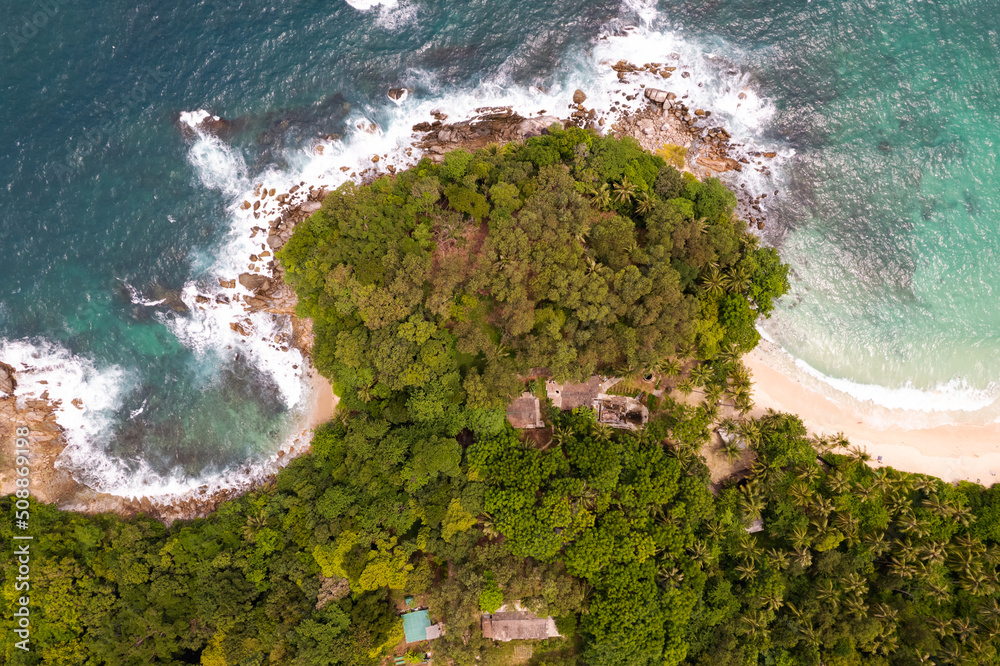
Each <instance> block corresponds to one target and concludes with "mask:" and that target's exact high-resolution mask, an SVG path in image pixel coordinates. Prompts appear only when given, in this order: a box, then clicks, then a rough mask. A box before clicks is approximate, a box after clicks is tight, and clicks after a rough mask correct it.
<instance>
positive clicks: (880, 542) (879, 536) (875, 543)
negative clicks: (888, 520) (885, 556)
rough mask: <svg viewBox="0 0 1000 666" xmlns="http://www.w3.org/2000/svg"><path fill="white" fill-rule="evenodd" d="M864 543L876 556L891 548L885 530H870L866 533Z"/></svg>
mask: <svg viewBox="0 0 1000 666" xmlns="http://www.w3.org/2000/svg"><path fill="white" fill-rule="evenodd" d="M864 543H865V547H866V548H867V549H868V551H869V552H871V554H872V555H874V556H875V557H878V556H879V555H881V554H882V553H884V552H885V551H886V550H888V548H889V544H888V543H887V542H886V540H885V532H882V531H874V532H869V533H868V534H866V535H865V538H864Z"/></svg>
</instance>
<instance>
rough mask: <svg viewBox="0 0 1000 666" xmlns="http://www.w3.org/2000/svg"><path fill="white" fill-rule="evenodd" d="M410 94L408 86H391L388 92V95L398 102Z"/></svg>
mask: <svg viewBox="0 0 1000 666" xmlns="http://www.w3.org/2000/svg"><path fill="white" fill-rule="evenodd" d="M409 94H410V91H409V90H407V89H406V88H390V89H389V93H388V97H389V99H391V100H392V101H393V102H396V103H397V104H398V103H399V102H402V101H403V100H404V99H406V97H407V96H408V95H409Z"/></svg>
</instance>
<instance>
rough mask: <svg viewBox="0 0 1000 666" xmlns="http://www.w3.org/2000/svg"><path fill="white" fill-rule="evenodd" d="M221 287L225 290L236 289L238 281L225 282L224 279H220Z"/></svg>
mask: <svg viewBox="0 0 1000 666" xmlns="http://www.w3.org/2000/svg"><path fill="white" fill-rule="evenodd" d="M219 286H220V287H222V288H224V289H235V288H236V280H223V279H222V278H219Z"/></svg>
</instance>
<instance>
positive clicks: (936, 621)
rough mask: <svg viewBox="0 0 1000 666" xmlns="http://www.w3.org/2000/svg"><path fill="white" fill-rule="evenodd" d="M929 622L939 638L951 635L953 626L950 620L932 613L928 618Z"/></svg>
mask: <svg viewBox="0 0 1000 666" xmlns="http://www.w3.org/2000/svg"><path fill="white" fill-rule="evenodd" d="M927 624H929V625H930V627H931V629H933V630H934V633H936V634H937V635H938V637H939V638H944V637H945V636H951V632H952V628H951V622H950V621H949V620H944V619H941V618H939V617H937V616H936V615H931V616H930V617H929V618H927Z"/></svg>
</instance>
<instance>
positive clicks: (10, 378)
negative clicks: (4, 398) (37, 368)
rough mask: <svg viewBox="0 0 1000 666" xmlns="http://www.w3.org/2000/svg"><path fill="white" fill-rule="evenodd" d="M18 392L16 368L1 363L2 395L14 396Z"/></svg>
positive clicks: (0, 386)
mask: <svg viewBox="0 0 1000 666" xmlns="http://www.w3.org/2000/svg"><path fill="white" fill-rule="evenodd" d="M15 390H17V380H16V379H14V368H13V367H11V366H9V365H7V364H6V363H4V362H3V361H0V393H6V394H7V395H13V394H14V391H15Z"/></svg>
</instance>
